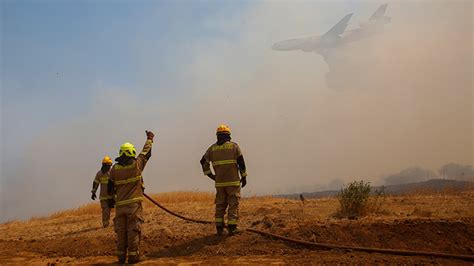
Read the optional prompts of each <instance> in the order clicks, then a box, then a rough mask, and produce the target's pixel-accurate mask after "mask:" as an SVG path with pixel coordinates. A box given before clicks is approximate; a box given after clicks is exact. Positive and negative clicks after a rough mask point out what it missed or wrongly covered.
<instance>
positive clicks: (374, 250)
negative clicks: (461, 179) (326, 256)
mask: <svg viewBox="0 0 474 266" xmlns="http://www.w3.org/2000/svg"><path fill="white" fill-rule="evenodd" d="M143 195H144V196H145V197H146V198H147V199H148V200H150V201H151V202H152V203H153V204H155V205H156V206H157V207H159V208H161V209H162V210H164V211H165V212H167V213H169V214H171V215H173V216H176V217H178V218H180V219H183V220H186V221H189V222H194V223H200V224H214V222H211V221H205V220H198V219H193V218H189V217H185V216H183V215H180V214H178V213H176V212H173V211H171V210H170V209H168V208H166V207H164V206H163V205H161V204H160V203H158V202H157V201H156V200H154V199H153V198H152V197H150V196H148V195H147V194H145V193H143ZM245 231H247V232H251V233H255V234H259V235H263V236H267V237H270V238H274V239H279V240H283V241H286V242H289V243H293V244H297V245H300V246H305V247H310V248H319V249H342V250H354V251H363V252H369V253H382V254H391V255H402V256H426V257H437V258H445V259H458V260H466V261H474V256H472V255H458V254H448V253H438V252H427V251H411V250H399V249H383V248H367V247H357V246H343V245H333V244H324V243H316V242H309V241H304V240H298V239H294V238H289V237H285V236H282V235H277V234H273V233H269V232H265V231H260V230H257V229H253V228H246V229H245Z"/></svg>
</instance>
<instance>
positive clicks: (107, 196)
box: [91, 156, 114, 228]
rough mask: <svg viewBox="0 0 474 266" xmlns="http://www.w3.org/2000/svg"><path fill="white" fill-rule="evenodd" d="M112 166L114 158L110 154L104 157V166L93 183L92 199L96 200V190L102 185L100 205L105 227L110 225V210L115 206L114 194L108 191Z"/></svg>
mask: <svg viewBox="0 0 474 266" xmlns="http://www.w3.org/2000/svg"><path fill="white" fill-rule="evenodd" d="M111 166H112V159H110V157H109V156H105V157H104V159H102V167H101V169H100V170H99V172H97V174H96V175H95V178H94V182H93V183H92V191H91V192H92V196H91V199H92V200H95V199H96V198H97V195H96V192H97V188H99V185H100V194H99V200H100V207H101V208H102V225H103V226H104V228H106V227H107V226H109V220H110V210H111V209H113V208H114V195H113V194H112V193H108V191H107V184H108V183H109V175H110V167H111Z"/></svg>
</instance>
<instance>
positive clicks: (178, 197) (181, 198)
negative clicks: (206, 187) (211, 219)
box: [146, 191, 214, 204]
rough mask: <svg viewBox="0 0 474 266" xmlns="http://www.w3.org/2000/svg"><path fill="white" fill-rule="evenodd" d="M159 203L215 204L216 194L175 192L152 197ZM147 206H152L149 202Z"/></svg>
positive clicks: (152, 195)
mask: <svg viewBox="0 0 474 266" xmlns="http://www.w3.org/2000/svg"><path fill="white" fill-rule="evenodd" d="M150 196H151V197H152V198H153V199H155V200H157V201H158V202H159V203H181V202H214V193H211V192H200V191H174V192H165V193H158V194H151V195H150ZM146 204H151V203H150V202H148V201H147V203H146Z"/></svg>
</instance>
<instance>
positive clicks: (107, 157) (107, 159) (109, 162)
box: [102, 156, 112, 165]
mask: <svg viewBox="0 0 474 266" xmlns="http://www.w3.org/2000/svg"><path fill="white" fill-rule="evenodd" d="M102 164H108V165H111V164H112V159H110V157H109V156H105V157H104V159H102Z"/></svg>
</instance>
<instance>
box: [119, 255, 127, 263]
mask: <svg viewBox="0 0 474 266" xmlns="http://www.w3.org/2000/svg"><path fill="white" fill-rule="evenodd" d="M125 259H126V257H119V258H118V264H125Z"/></svg>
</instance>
